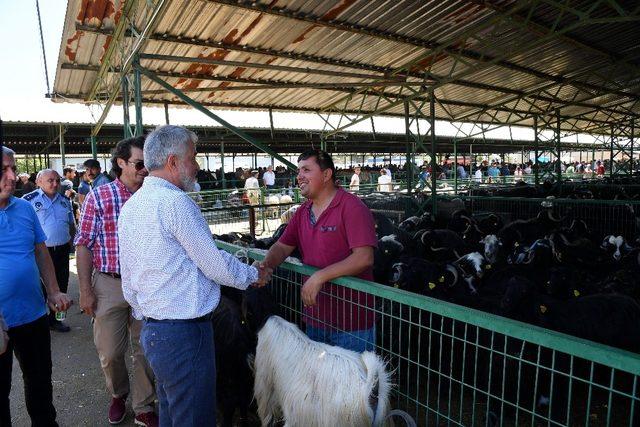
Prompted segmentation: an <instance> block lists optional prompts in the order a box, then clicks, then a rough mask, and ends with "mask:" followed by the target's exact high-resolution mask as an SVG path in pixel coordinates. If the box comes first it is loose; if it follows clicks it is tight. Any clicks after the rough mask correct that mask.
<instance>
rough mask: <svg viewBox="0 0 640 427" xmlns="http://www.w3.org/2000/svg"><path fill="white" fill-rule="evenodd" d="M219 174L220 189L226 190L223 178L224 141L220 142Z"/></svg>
mask: <svg viewBox="0 0 640 427" xmlns="http://www.w3.org/2000/svg"><path fill="white" fill-rule="evenodd" d="M220 172H221V173H222V188H223V189H226V188H227V179H226V178H225V177H224V139H223V140H222V141H220Z"/></svg>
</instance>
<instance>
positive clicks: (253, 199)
mask: <svg viewBox="0 0 640 427" xmlns="http://www.w3.org/2000/svg"><path fill="white" fill-rule="evenodd" d="M244 189H245V190H247V197H248V198H249V203H250V204H252V205H257V204H258V203H260V183H259V182H258V171H257V170H253V171H251V176H250V177H249V178H247V180H246V181H245V182H244Z"/></svg>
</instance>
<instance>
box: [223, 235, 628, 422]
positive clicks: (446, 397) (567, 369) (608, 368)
mask: <svg viewBox="0 0 640 427" xmlns="http://www.w3.org/2000/svg"><path fill="white" fill-rule="evenodd" d="M218 246H219V247H220V248H221V249H223V250H226V251H229V252H231V253H235V252H237V251H238V250H240V249H245V248H240V247H238V246H234V245H230V244H226V243H223V242H218ZM247 251H248V254H249V256H250V257H251V258H252V259H258V260H259V259H261V258H262V255H261V254H260V253H258V252H257V251H254V250H252V249H248V250H247ZM314 271H315V269H314V268H312V267H309V266H304V265H295V264H290V263H284V264H283V265H282V266H281V267H280V268H278V269H277V271H276V272H275V273H274V277H273V280H272V282H271V285H270V290H271V293H272V295H273V297H274V298H275V299H276V301H277V302H278V303H279V306H280V309H281V315H282V316H283V317H285V318H286V319H287V320H289V321H291V322H293V323H296V324H297V325H298V326H300V327H303V317H304V316H305V314H303V309H302V301H301V299H300V287H301V285H302V283H303V279H304V277H306V276H309V275H311V274H312V273H313V272H314ZM425 286H426V284H425ZM323 292H327V293H328V297H329V298H330V301H331V304H335V305H337V306H339V307H341V308H342V310H341V312H342V313H344V314H346V313H349V312H351V311H352V310H356V309H361V310H365V311H366V312H368V313H371V314H373V315H374V316H375V325H376V331H377V333H376V335H377V338H376V343H375V344H376V346H375V348H376V352H377V353H378V354H380V355H382V356H383V357H384V358H385V359H386V360H388V362H389V369H392V370H393V382H394V388H393V396H392V406H393V407H394V408H399V409H403V410H405V411H407V412H408V413H409V414H410V415H411V416H412V417H413V418H414V419H415V420H416V422H417V424H418V425H421V426H422V425H460V426H473V425H487V423H488V424H489V425H500V426H502V425H508V426H511V425H515V426H520V425H554V426H569V425H571V426H573V425H584V426H601V425H602V426H627V425H638V422H640V414H639V412H638V411H639V409H640V408H639V405H640V391H639V384H638V377H639V376H640V358H639V357H638V355H636V354H633V353H630V352H626V351H622V350H618V349H615V348H612V347H607V346H604V345H600V344H596V343H593V342H590V341H586V340H583V339H579V338H575V337H571V336H568V335H563V334H560V333H557V332H554V331H550V330H545V329H542V328H539V327H536V326H531V325H528V324H524V323H520V322H517V321H514V320H510V319H506V318H502V317H499V316H495V315H491V314H487V313H484V312H479V311H476V310H473V309H469V308H465V307H461V306H457V305H454V304H450V303H446V302H443V301H440V300H435V299H432V298H428V297H425V296H421V295H416V294H412V293H409V292H405V291H403V290H400V289H394V288H392V287H388V286H384V285H380V284H376V283H372V282H367V281H364V280H360V279H356V278H350V277H349V278H340V279H337V280H335V281H334V282H332V284H331V285H330V287H325V290H324V291H323ZM362 296H364V298H363V297H362ZM353 301H362V303H360V304H358V303H354V302H353ZM334 329H335V328H334Z"/></svg>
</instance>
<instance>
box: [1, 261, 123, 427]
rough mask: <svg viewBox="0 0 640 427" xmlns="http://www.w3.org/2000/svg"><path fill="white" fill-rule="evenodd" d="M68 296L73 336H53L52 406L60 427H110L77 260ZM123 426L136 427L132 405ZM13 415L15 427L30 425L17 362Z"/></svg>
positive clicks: (52, 334) (105, 395)
mask: <svg viewBox="0 0 640 427" xmlns="http://www.w3.org/2000/svg"><path fill="white" fill-rule="evenodd" d="M69 294H70V295H71V297H72V298H73V300H74V302H75V305H74V306H73V307H71V309H70V310H69V311H68V312H67V320H66V323H67V325H69V326H70V327H71V332H68V333H59V332H51V353H52V355H51V357H52V360H53V376H52V381H53V403H54V405H55V408H56V410H57V412H58V423H59V424H60V426H108V425H109V422H108V421H107V408H108V405H109V400H110V395H109V393H108V392H107V390H106V387H105V382H104V377H103V375H102V370H101V369H100V363H99V361H98V354H97V353H96V349H95V347H94V345H93V335H92V332H91V323H90V321H89V318H88V317H87V316H85V315H83V314H80V309H79V308H78V305H77V301H78V279H77V276H76V272H75V260H73V259H72V260H71V280H70V283H69ZM127 407H128V413H127V417H126V418H125V420H124V422H123V423H122V424H120V425H121V426H127V427H128V426H133V425H134V423H133V411H132V410H131V402H130V401H128V402H127ZM11 415H12V417H11V418H12V421H13V425H14V427H22V426H29V425H31V422H30V419H29V415H28V414H27V409H26V407H25V404H24V391H23V383H22V374H21V372H20V367H19V366H18V361H17V360H15V359H14V365H13V380H12V389H11Z"/></svg>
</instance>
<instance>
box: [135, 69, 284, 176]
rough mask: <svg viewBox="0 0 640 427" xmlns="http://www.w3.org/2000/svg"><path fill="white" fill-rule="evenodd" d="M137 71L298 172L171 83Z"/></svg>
mask: <svg viewBox="0 0 640 427" xmlns="http://www.w3.org/2000/svg"><path fill="white" fill-rule="evenodd" d="M136 70H139V72H140V73H142V74H144V75H145V76H146V77H148V78H149V79H150V80H152V81H153V82H155V83H157V84H159V85H160V86H162V87H163V88H164V89H165V90H167V91H168V92H170V93H172V94H174V95H175V96H177V97H178V98H180V99H181V100H182V101H183V102H185V103H186V104H188V105H190V106H191V107H193V108H195V109H196V110H198V111H200V112H201V113H203V114H204V115H206V116H207V117H209V118H211V119H213V120H215V121H216V122H218V123H220V124H221V125H222V126H223V127H225V128H226V129H229V130H230V131H231V132H233V133H234V134H236V135H237V136H239V137H240V138H242V139H243V140H245V141H247V142H248V143H249V144H251V145H253V146H254V147H256V148H258V149H259V150H261V151H264V152H265V153H267V154H270V155H272V156H273V157H275V158H276V159H278V160H279V161H280V162H281V163H283V164H284V165H286V166H287V167H288V168H289V169H291V170H294V171H295V170H297V166H296V165H294V164H293V163H291V162H290V161H289V160H287V159H285V158H284V157H282V156H281V155H280V154H278V153H276V152H275V151H273V150H272V149H271V148H270V147H269V146H267V145H265V144H262V143H261V142H260V141H258V140H257V139H255V138H253V137H251V136H250V135H248V134H247V133H245V132H244V131H242V130H241V129H238V128H237V127H235V126H233V125H232V124H231V123H229V122H227V121H226V120H224V119H223V118H221V117H220V116H218V115H216V114H214V113H213V112H211V111H209V109H207V108H206V107H205V106H204V105H202V104H200V103H199V102H197V101H195V100H194V99H192V98H190V97H188V96H187V95H186V94H185V93H184V92H182V91H181V90H179V89H176V88H174V87H173V86H171V85H170V84H169V83H167V82H165V81H164V80H162V79H160V78H158V77H157V76H156V75H155V74H153V72H151V71H149V70H146V69H144V68H141V67H140V65H138V64H136Z"/></svg>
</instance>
